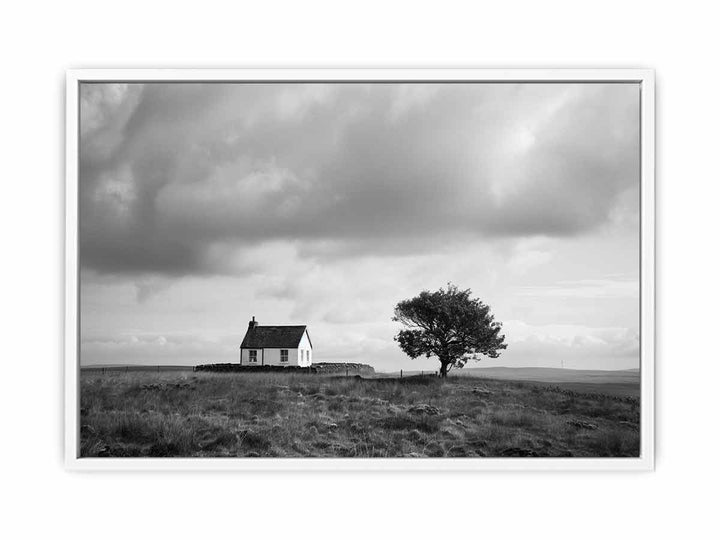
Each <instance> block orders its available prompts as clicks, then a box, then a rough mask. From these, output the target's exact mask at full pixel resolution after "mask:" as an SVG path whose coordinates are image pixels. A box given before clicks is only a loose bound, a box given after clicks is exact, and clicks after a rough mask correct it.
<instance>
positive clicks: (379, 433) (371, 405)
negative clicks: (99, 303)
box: [80, 371, 639, 458]
mask: <svg viewBox="0 0 720 540" xmlns="http://www.w3.org/2000/svg"><path fill="white" fill-rule="evenodd" d="M80 423H81V433H80V438H81V455H82V456H100V457H104V456H125V457H133V456H158V457H159V456H216V457H223V456H226V457H235V456H244V457H257V456H279V457H402V456H404V457H411V458H415V457H418V458H419V457H483V456H484V457H497V456H505V457H507V456H585V457H589V456H637V455H638V453H639V427H638V426H639V402H638V400H637V399H636V398H633V397H628V396H611V395H604V394H598V393H580V392H577V391H573V390H571V389H567V388H562V387H560V386H558V385H552V384H551V383H548V382H545V383H540V384H535V383H528V382H518V381H509V380H498V379H487V378H483V379H479V378H476V377H471V376H463V377H455V378H453V379H449V380H447V381H444V382H443V381H441V380H439V379H437V378H434V377H405V378H403V379H397V378H373V379H362V378H359V377H334V376H319V375H301V374H281V373H277V374H276V373H256V374H248V373H228V374H217V373H172V372H160V373H153V372H135V373H133V372H130V373H122V372H108V373H101V372H97V371H84V372H83V373H82V375H81V418H80Z"/></svg>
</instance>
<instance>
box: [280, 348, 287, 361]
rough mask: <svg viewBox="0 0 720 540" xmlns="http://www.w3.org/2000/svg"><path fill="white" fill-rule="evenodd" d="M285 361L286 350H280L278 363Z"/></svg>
mask: <svg viewBox="0 0 720 540" xmlns="http://www.w3.org/2000/svg"><path fill="white" fill-rule="evenodd" d="M287 361H288V350H287V349H280V362H287Z"/></svg>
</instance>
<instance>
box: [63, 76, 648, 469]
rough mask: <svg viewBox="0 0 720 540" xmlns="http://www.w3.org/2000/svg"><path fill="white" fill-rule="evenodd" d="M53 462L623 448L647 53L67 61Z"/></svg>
mask: <svg viewBox="0 0 720 540" xmlns="http://www.w3.org/2000/svg"><path fill="white" fill-rule="evenodd" d="M66 141H67V162H66V165H67V171H66V189H67V191H66V195H67V196H66V220H67V223H66V246H65V248H66V249H65V252H66V265H67V266H66V336H65V374H66V380H65V395H66V404H65V406H66V415H65V437H66V464H67V466H68V467H70V468H73V469H240V470H258V469H263V470H267V469H273V470H274V469H305V470H316V469H345V470H353V469H363V470H367V469H376V470H377V469H383V470H385V469H415V470H426V469H443V470H518V469H523V470H591V469H602V470H649V469H652V468H653V463H654V461H653V455H654V454H653V452H654V448H653V444H654V443H653V437H654V431H653V425H654V415H653V407H654V396H653V389H654V351H653V343H654V299H653V297H654V251H653V250H654V247H653V246H654V76H653V72H652V71H649V70H633V69H621V70H604V69H593V70H576V69H566V70H562V69H559V70H482V69H247V70H246V69H238V70H199V69H192V70H182V69H181V70H175V69H172V70H127V69H112V70H76V71H70V72H68V74H67V136H66Z"/></svg>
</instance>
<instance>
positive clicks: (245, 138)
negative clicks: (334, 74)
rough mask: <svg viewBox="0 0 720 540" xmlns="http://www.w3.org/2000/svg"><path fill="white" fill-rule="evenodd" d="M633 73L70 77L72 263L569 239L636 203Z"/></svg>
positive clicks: (130, 265) (227, 264)
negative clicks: (598, 77)
mask: <svg viewBox="0 0 720 540" xmlns="http://www.w3.org/2000/svg"><path fill="white" fill-rule="evenodd" d="M638 107H639V88H638V86H637V85H632V84H567V85H566V84H459V83H458V84H301V83H297V84H235V83H233V84H229V83H228V84H225V83H215V84H195V83H192V84H177V83H176V84H145V85H139V84H112V85H111V84H83V85H82V87H81V107H80V109H81V111H80V114H81V145H80V146H81V152H80V179H79V186H80V213H81V219H80V248H81V264H82V266H83V268H85V269H89V270H94V271H96V272H99V273H107V274H114V275H142V274H153V275H167V276H178V275H212V274H218V273H221V274H231V275H232V274H242V273H244V272H247V271H248V267H247V265H246V264H245V263H246V260H245V258H244V254H246V253H247V252H248V250H249V249H261V248H262V246H263V245H265V244H267V243H272V242H286V243H291V244H292V245H294V246H295V249H296V250H297V253H300V254H302V256H305V257H322V256H328V257H330V256H333V255H337V254H338V253H340V254H341V255H342V256H352V255H353V254H355V253H367V252H368V251H371V252H373V253H376V254H381V253H383V251H387V252H388V253H391V254H393V255H397V254H399V253H402V252H406V253H410V254H413V253H423V252H427V251H428V250H436V249H438V246H442V245H447V244H448V243H453V242H456V241H466V240H475V239H478V238H483V239H488V240H489V241H491V240H493V239H517V238H525V237H550V238H562V237H574V236H577V235H582V234H587V233H588V232H591V231H593V230H596V229H598V228H600V227H602V226H603V225H604V224H606V223H608V222H609V221H611V220H613V219H617V217H618V212H623V213H625V214H629V215H630V217H631V218H632V216H634V215H636V214H637V204H636V203H637V200H638V195H637V193H638V174H639V162H638V154H639V133H638V115H639V109H638Z"/></svg>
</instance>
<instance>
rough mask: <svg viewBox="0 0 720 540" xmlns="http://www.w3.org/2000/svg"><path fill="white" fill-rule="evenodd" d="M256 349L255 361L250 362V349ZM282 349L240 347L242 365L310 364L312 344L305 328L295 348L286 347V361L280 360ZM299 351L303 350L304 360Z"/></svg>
mask: <svg viewBox="0 0 720 540" xmlns="http://www.w3.org/2000/svg"><path fill="white" fill-rule="evenodd" d="M251 350H253V351H257V363H250V351H251ZM281 350H282V349H279V348H278V349H275V348H273V349H242V350H241V353H240V354H241V364H242V365H243V366H301V367H307V366H310V365H312V345H310V338H309V337H308V333H307V330H306V331H305V332H304V333H303V336H302V339H301V340H300V344H299V346H298V347H297V348H296V349H287V351H288V361H287V363H281V362H280V351H281ZM300 351H305V358H306V359H305V360H301V358H302V355H301V354H300Z"/></svg>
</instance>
